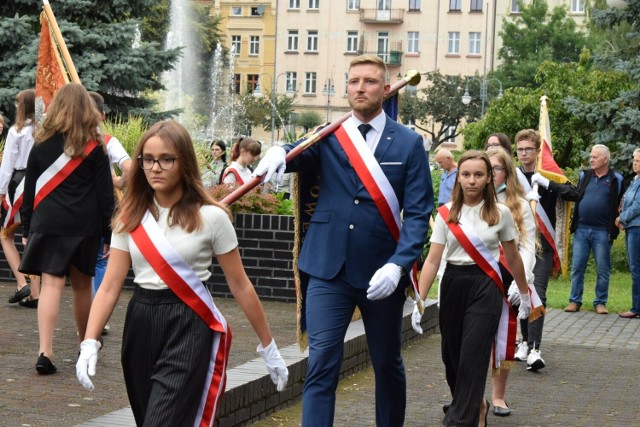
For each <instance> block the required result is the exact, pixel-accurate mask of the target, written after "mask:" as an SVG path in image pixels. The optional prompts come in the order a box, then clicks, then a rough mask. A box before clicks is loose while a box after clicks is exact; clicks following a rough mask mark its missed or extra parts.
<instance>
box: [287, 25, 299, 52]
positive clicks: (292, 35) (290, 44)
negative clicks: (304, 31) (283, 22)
mask: <svg viewBox="0 0 640 427" xmlns="http://www.w3.org/2000/svg"><path fill="white" fill-rule="evenodd" d="M287 50H290V51H294V52H295V51H297V50H298V30H289V36H288V37H287Z"/></svg>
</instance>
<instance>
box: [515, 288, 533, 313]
mask: <svg viewBox="0 0 640 427" xmlns="http://www.w3.org/2000/svg"><path fill="white" fill-rule="evenodd" d="M530 314H531V297H530V296H529V292H527V293H526V294H520V309H519V310H518V319H520V320H524V319H528V318H529V315H530Z"/></svg>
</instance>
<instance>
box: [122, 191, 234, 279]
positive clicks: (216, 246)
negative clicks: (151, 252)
mask: <svg viewBox="0 0 640 427" xmlns="http://www.w3.org/2000/svg"><path fill="white" fill-rule="evenodd" d="M156 206H158V209H159V211H160V217H159V218H158V221H157V222H158V226H159V227H160V229H161V230H162V231H163V233H164V235H165V237H166V239H167V240H168V241H169V243H170V244H171V246H172V247H173V249H174V250H175V251H176V253H177V254H178V255H179V256H180V258H182V259H183V260H184V261H185V262H186V263H187V264H189V265H190V266H191V268H192V269H193V271H194V272H195V273H196V275H197V276H198V278H199V279H200V280H202V281H203V282H205V281H206V280H207V279H208V278H209V277H210V276H211V271H209V267H210V266H211V262H212V260H213V257H214V256H215V255H222V254H226V253H228V252H230V251H232V250H233V249H235V248H237V247H238V239H237V237H236V232H235V229H234V228H233V225H232V224H231V220H230V219H229V217H228V216H227V214H226V212H225V211H223V210H222V209H220V208H219V207H217V206H211V205H205V206H202V207H201V208H200V215H202V218H203V221H202V227H201V228H200V229H199V230H196V231H193V232H191V233H187V232H186V231H184V230H183V229H182V228H180V227H179V226H177V225H176V226H173V227H169V223H168V215H169V208H163V207H160V206H159V205H158V204H157V203H156ZM111 247H112V248H115V249H120V250H122V251H126V252H129V253H130V255H131V264H132V266H133V273H134V275H135V278H134V280H133V281H134V282H135V283H137V284H138V285H140V287H142V288H145V289H154V290H156V289H166V288H167V285H166V284H165V283H164V282H163V281H162V279H160V276H158V274H157V273H156V272H155V270H154V269H153V268H152V267H151V266H150V265H149V263H148V262H147V261H146V259H145V258H144V256H143V255H142V253H141V252H140V250H139V249H138V247H137V246H136V245H135V243H134V242H133V239H132V238H131V235H130V234H129V233H113V236H112V237H111Z"/></svg>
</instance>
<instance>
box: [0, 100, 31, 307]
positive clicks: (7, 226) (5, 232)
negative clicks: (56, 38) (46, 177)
mask: <svg viewBox="0 0 640 427" xmlns="http://www.w3.org/2000/svg"><path fill="white" fill-rule="evenodd" d="M35 100H36V91H35V90H34V89H26V90H23V91H20V92H19V93H18V95H17V96H16V123H15V124H14V125H13V126H11V128H10V129H9V134H8V135H7V140H6V141H5V144H4V151H3V152H2V164H0V199H2V217H1V218H0V242H2V251H3V252H4V256H5V257H6V258H7V263H8V264H9V268H11V272H12V273H13V275H14V276H15V278H16V282H17V288H16V291H15V292H14V294H13V295H11V296H10V297H9V304H15V303H19V304H20V305H22V306H25V307H30V308H37V307H38V299H39V295H40V277H38V276H33V277H32V278H31V285H29V284H28V283H27V276H25V275H24V274H22V273H21V272H20V271H18V267H19V266H20V254H19V253H18V249H17V248H16V242H15V229H16V228H17V227H18V226H19V225H20V221H21V211H22V209H21V206H22V202H23V194H24V177H25V175H26V169H27V159H28V158H29V153H30V152H31V148H32V147H33V142H34V139H33V134H34V132H35V126H36V122H35ZM3 123H4V119H3ZM0 133H1V131H0Z"/></svg>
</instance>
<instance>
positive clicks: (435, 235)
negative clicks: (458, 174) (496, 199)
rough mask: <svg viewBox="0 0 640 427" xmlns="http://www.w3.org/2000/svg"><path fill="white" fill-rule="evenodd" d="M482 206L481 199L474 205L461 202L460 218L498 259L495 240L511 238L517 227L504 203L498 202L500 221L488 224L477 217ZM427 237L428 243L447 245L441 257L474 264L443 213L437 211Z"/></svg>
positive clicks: (465, 263)
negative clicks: (429, 236)
mask: <svg viewBox="0 0 640 427" xmlns="http://www.w3.org/2000/svg"><path fill="white" fill-rule="evenodd" d="M483 206H484V201H482V202H480V203H479V204H477V205H476V206H467V205H463V206H462V210H461V212H460V222H461V223H463V224H465V227H469V228H472V229H473V231H474V232H475V233H476V234H477V235H478V237H479V238H480V240H482V242H483V243H484V244H485V246H486V247H487V248H488V249H489V251H490V252H491V255H493V257H494V258H495V259H499V257H500V247H499V245H498V244H499V243H500V242H508V241H510V240H514V239H515V238H516V237H517V236H518V231H517V230H516V226H515V224H514V222H513V217H512V216H511V212H510V211H509V209H508V208H507V207H506V206H505V205H503V204H500V203H498V204H497V206H498V209H499V210H500V221H498V223H497V224H495V225H491V226H489V225H488V224H487V223H486V222H484V221H483V220H482V218H481V217H480V209H482V207H483ZM447 207H448V208H449V209H451V202H449V203H447ZM429 241H430V242H431V243H439V244H441V245H446V248H445V254H444V259H445V260H446V261H447V262H449V263H451V264H455V265H471V264H475V261H473V260H472V259H471V257H470V256H469V254H467V251H465V250H464V249H463V248H462V246H460V243H459V242H458V240H457V239H456V237H455V236H454V235H453V233H452V232H451V230H450V229H449V226H448V225H447V223H446V222H445V219H443V218H442V215H439V214H438V215H437V216H436V220H435V223H434V226H433V232H432V234H431V239H430V240H429Z"/></svg>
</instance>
